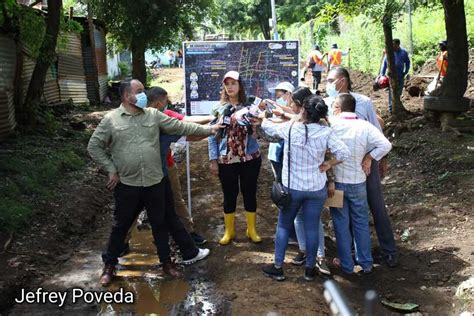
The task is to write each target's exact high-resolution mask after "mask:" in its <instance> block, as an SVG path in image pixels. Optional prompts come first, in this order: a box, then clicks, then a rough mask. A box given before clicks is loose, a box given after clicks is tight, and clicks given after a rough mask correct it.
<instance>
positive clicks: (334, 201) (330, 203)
mask: <svg viewBox="0 0 474 316" xmlns="http://www.w3.org/2000/svg"><path fill="white" fill-rule="evenodd" d="M343 205H344V191H341V190H336V191H335V193H334V196H333V197H331V198H329V197H328V198H327V200H326V202H324V206H325V207H336V208H342V206H343Z"/></svg>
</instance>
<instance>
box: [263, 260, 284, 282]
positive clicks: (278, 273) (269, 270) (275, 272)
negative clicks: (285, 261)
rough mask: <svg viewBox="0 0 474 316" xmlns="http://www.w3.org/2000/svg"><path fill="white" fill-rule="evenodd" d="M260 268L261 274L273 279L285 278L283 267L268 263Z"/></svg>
mask: <svg viewBox="0 0 474 316" xmlns="http://www.w3.org/2000/svg"><path fill="white" fill-rule="evenodd" d="M262 270H263V274H265V275H266V276H268V277H270V278H272V279H274V280H277V281H283V280H284V279H285V275H284V274H283V268H276V267H275V265H274V264H268V265H266V266H264V267H263V269H262Z"/></svg>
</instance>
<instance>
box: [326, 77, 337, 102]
mask: <svg viewBox="0 0 474 316" xmlns="http://www.w3.org/2000/svg"><path fill="white" fill-rule="evenodd" d="M338 81H339V79H337V80H336V81H334V82H331V83H328V84H326V93H327V94H328V96H330V97H332V98H335V97H337V96H338V95H339V91H337V89H336V84H337V82H338Z"/></svg>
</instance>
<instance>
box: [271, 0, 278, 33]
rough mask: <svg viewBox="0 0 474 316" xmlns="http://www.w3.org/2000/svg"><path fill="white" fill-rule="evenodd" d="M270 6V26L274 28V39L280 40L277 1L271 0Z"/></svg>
mask: <svg viewBox="0 0 474 316" xmlns="http://www.w3.org/2000/svg"><path fill="white" fill-rule="evenodd" d="M270 6H271V8H272V23H271V24H270V26H271V27H272V28H273V39H274V40H275V41H276V40H278V30H277V17H276V11H275V0H270Z"/></svg>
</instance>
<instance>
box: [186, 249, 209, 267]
mask: <svg viewBox="0 0 474 316" xmlns="http://www.w3.org/2000/svg"><path fill="white" fill-rule="evenodd" d="M210 253H211V251H210V250H209V249H207V248H199V252H198V254H197V255H196V256H195V257H194V258H191V259H188V260H183V264H193V263H195V262H198V261H199V260H202V259H204V258H206V257H207V256H209V254H210Z"/></svg>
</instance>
